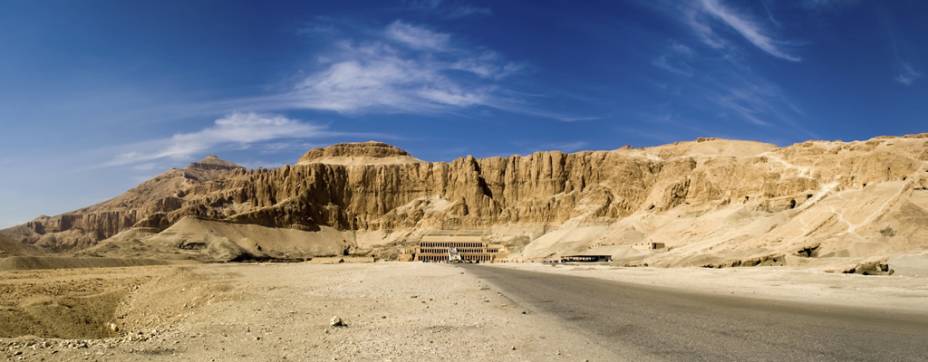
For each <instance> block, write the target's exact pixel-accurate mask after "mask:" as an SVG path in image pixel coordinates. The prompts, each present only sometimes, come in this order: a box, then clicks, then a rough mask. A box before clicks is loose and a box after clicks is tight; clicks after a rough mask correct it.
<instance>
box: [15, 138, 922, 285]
mask: <svg viewBox="0 0 928 362" xmlns="http://www.w3.org/2000/svg"><path fill="white" fill-rule="evenodd" d="M438 229H478V230H484V231H486V232H488V233H489V234H490V235H492V238H493V239H494V240H495V241H498V242H500V243H502V244H503V245H504V246H506V249H507V250H506V251H507V253H508V258H509V259H510V260H542V259H545V258H549V257H553V256H557V255H565V254H572V253H596V254H610V255H613V256H615V257H616V259H617V260H619V261H620V262H623V263H626V264H631V265H645V264H647V265H657V266H717V267H724V266H743V265H783V264H787V265H837V266H838V267H842V268H843V267H850V268H853V266H855V265H858V264H860V263H866V262H880V261H882V260H885V259H887V258H892V257H896V256H900V255H908V254H919V253H923V252H925V251H926V250H928V134H920V135H910V136H903V137H878V138H874V139H871V140H866V141H856V142H830V141H809V142H804V143H799V144H795V145H791V146H788V147H782V148H780V147H777V146H775V145H771V144H765V143H759V142H750V141H735V140H723V139H698V140H696V141H692V142H679V143H674V144H669V145H663V146H657V147H648V148H631V147H623V148H620V149H616V150H612V151H587V152H577V153H563V152H559V151H546V152H536V153H533V154H530V155H522V156H516V155H514V156H506V157H489V158H483V159H478V158H474V157H472V156H466V157H462V158H459V159H456V160H454V161H451V162H424V161H421V160H419V159H416V158H415V157H413V156H412V155H410V154H409V153H407V152H406V151H404V150H401V149H399V148H396V147H393V146H390V145H387V144H384V143H379V142H365V143H351V144H339V145H333V146H329V147H323V148H317V149H313V150H310V151H308V152H307V153H306V154H305V155H304V156H303V157H301V158H300V159H299V160H297V162H296V163H295V164H293V165H287V166H283V167H280V168H276V169H256V170H248V169H245V168H242V167H239V166H237V165H235V164H233V163H230V162H227V161H222V160H220V159H218V158H217V157H214V156H211V157H208V158H206V159H204V160H202V161H200V162H196V163H193V164H191V165H190V166H189V167H187V168H184V169H172V170H169V171H167V172H165V173H163V174H161V175H159V176H157V177H155V178H153V179H151V180H149V181H146V182H145V183H142V184H141V185H139V186H137V187H136V188H133V189H132V190H129V191H128V192H126V193H124V194H122V195H120V196H118V197H116V198H114V199H111V200H108V201H105V202H103V203H100V204H97V205H93V206H89V207H86V208H83V209H80V210H76V211H73V212H69V213H65V214H62V215H58V216H52V217H48V216H43V217H39V218H37V219H35V220H33V221H31V222H28V223H26V224H24V225H20V226H16V227H13V228H10V229H6V230H3V231H2V232H0V238H5V239H8V241H3V243H2V245H3V248H4V250H5V252H6V253H8V254H11V255H17V254H24V253H25V251H24V250H27V249H28V251H32V250H36V251H38V250H41V251H43V252H52V253H69V254H74V253H76V254H80V255H93V256H126V255H132V256H134V257H158V258H164V257H167V258H178V259H197V260H234V259H236V258H243V257H247V258H252V257H253V258H259V259H260V258H297V259H298V258H303V257H312V256H320V255H342V254H363V255H374V256H378V257H385V258H391V257H393V256H395V255H396V253H397V250H398V248H400V247H401V246H402V245H403V244H404V243H407V242H411V241H415V240H416V239H417V237H418V236H420V235H422V234H423V233H425V232H428V231H432V230H438ZM0 241H2V240H0ZM650 243H658V244H663V246H665V247H664V248H658V249H656V250H649V249H648V248H642V247H641V245H650ZM8 245H15V247H8ZM20 245H22V246H20ZM18 248H19V249H18ZM21 248H27V249H21Z"/></svg>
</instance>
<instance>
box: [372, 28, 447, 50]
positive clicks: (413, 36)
mask: <svg viewBox="0 0 928 362" xmlns="http://www.w3.org/2000/svg"><path fill="white" fill-rule="evenodd" d="M386 35H387V38H389V39H390V40H393V41H396V42H399V43H401V44H403V45H406V46H408V47H411V48H414V49H425V50H435V51H446V50H448V47H449V45H448V43H449V41H450V40H451V35H449V34H446V33H440V32H437V31H432V30H430V29H428V28H425V27H423V26H416V25H412V24H408V23H405V22H403V21H400V20H396V21H394V22H392V23H390V25H388V26H387V29H386Z"/></svg>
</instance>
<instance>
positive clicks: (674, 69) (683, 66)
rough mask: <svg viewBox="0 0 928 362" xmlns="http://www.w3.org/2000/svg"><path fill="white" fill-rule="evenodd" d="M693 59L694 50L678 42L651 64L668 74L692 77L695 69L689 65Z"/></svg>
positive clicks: (672, 44) (673, 43)
mask: <svg viewBox="0 0 928 362" xmlns="http://www.w3.org/2000/svg"><path fill="white" fill-rule="evenodd" d="M692 57H693V49H691V48H690V47H688V46H686V45H683V44H681V43H678V42H672V43H671V44H670V46H668V47H667V49H666V50H665V51H664V52H663V53H661V54H660V55H658V56H657V58H654V60H652V61H651V64H652V65H654V66H655V67H658V68H660V69H663V70H666V71H668V72H671V73H674V74H677V75H682V76H684V77H692V76H693V72H694V69H693V67H692V66H691V65H690V64H689V59H690V58H692Z"/></svg>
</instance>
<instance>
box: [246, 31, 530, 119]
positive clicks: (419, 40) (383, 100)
mask: <svg viewBox="0 0 928 362" xmlns="http://www.w3.org/2000/svg"><path fill="white" fill-rule="evenodd" d="M320 65H321V69H319V70H317V71H315V72H313V73H311V74H310V75H309V76H307V77H306V78H304V79H303V80H302V81H300V82H299V83H298V84H297V85H296V86H295V87H294V89H293V91H292V92H291V93H289V94H286V95H283V96H280V97H275V98H274V99H272V100H268V99H265V100H261V101H260V102H264V103H273V105H276V106H279V105H280V104H289V105H291V106H293V107H297V108H309V109H319V110H329V111H335V112H340V113H370V112H386V113H391V112H392V113H418V114H429V113H438V112H446V111H450V110H454V109H463V108H467V107H474V106H486V107H493V108H498V109H504V110H507V111H512V112H519V113H527V112H524V111H520V110H524V109H528V108H530V107H528V106H527V107H524V108H513V107H506V108H501V107H499V106H498V105H502V104H507V105H508V104H514V103H516V101H515V100H512V99H509V97H506V96H502V95H501V94H500V93H499V92H498V90H499V89H500V88H501V85H500V84H499V81H501V80H502V79H505V78H508V77H510V76H512V75H514V74H517V73H519V72H520V71H522V69H523V66H522V65H521V64H517V63H513V62H509V61H507V60H505V59H504V58H503V57H502V56H501V55H499V54H498V53H496V52H494V51H492V50H487V49H482V48H475V47H467V46H463V45H460V46H453V44H451V36H450V35H448V34H443V33H439V32H435V31H432V30H428V29H426V28H424V27H420V26H416V25H412V24H408V23H405V22H401V21H394V22H393V23H391V24H389V25H388V26H387V27H386V29H385V30H384V32H383V37H380V38H377V37H375V38H373V39H368V40H367V41H365V42H362V43H358V42H352V41H339V42H337V43H336V46H335V48H334V51H333V52H331V53H328V54H325V55H324V56H323V57H320Z"/></svg>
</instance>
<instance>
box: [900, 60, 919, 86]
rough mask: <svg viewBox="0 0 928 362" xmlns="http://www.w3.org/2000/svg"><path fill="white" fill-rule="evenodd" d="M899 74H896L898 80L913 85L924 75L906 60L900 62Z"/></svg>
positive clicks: (903, 83)
mask: <svg viewBox="0 0 928 362" xmlns="http://www.w3.org/2000/svg"><path fill="white" fill-rule="evenodd" d="M899 68H900V70H899V74H898V75H896V78H895V79H896V81H897V82H899V84H902V85H912V83H915V81H916V80H918V79H919V78H921V77H922V73H921V72H919V71H918V70H916V69H915V68H913V67H912V65H911V64H909V63H906V62H900V63H899Z"/></svg>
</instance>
